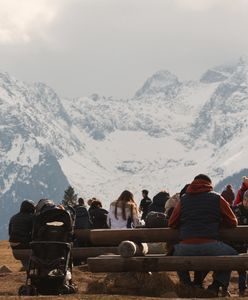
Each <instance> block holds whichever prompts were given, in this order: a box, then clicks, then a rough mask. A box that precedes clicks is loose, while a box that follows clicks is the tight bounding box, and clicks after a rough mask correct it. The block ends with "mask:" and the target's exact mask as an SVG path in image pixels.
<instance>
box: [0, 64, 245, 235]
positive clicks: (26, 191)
mask: <svg viewBox="0 0 248 300" xmlns="http://www.w3.org/2000/svg"><path fill="white" fill-rule="evenodd" d="M247 85H248V63H247V60H246V59H244V58H242V59H240V61H239V62H238V63H237V64H236V65H232V66H219V67H215V68H212V69H209V70H207V71H206V72H205V73H204V74H203V75H202V77H201V78H200V80H199V81H186V82H180V81H179V79H178V78H177V77H176V76H175V75H174V74H171V73H170V72H169V71H163V70H162V71H159V72H157V73H155V74H154V75H153V76H151V77H150V78H149V79H148V80H147V81H146V82H145V83H144V85H143V87H141V88H140V89H139V90H138V91H137V92H136V94H135V95H134V97H133V98H131V99H113V98H112V97H102V96H99V95H97V94H94V95H92V96H90V97H81V98H77V99H61V98H59V97H58V95H57V94H56V92H55V91H53V89H51V88H50V87H48V86H46V85H45V84H43V83H35V84H27V83H24V82H21V81H19V80H16V79H14V78H13V77H11V76H9V75H8V74H6V73H0V173H1V176H0V220H1V221H0V239H2V238H6V237H7V224H8V220H9V218H10V216H11V215H12V214H14V213H16V212H17V211H18V210H19V207H20V203H21V202H22V201H23V200H24V199H33V200H34V201H38V200H39V199H40V198H42V197H47V198H51V199H54V200H55V201H56V202H57V203H59V202H61V200H62V197H63V194H64V190H65V189H66V188H67V187H68V185H69V184H71V185H72V186H73V187H74V189H75V190H76V192H77V193H78V194H80V195H81V196H83V197H85V198H86V199H87V197H92V196H96V197H99V198H100V199H102V200H103V202H104V206H105V207H106V208H108V204H109V202H110V201H112V200H113V199H115V198H116V197H118V195H119V194H120V192H121V191H122V190H123V189H130V190H132V191H133V192H134V194H135V196H136V198H137V201H139V197H140V190H141V189H143V188H147V189H149V190H150V191H151V192H150V193H151V196H152V194H154V193H156V192H158V191H160V190H161V189H164V188H167V189H169V191H170V193H171V194H173V193H174V192H176V191H178V190H179V189H180V188H181V187H182V186H184V184H185V183H187V182H190V181H191V180H192V178H193V177H194V176H195V175H196V174H198V173H207V174H208V175H210V176H211V177H212V179H213V181H214V183H216V184H217V183H218V182H219V185H218V184H217V185H216V187H217V188H218V189H219V190H221V189H222V187H223V185H224V184H225V183H226V182H227V181H228V183H232V182H233V184H234V185H235V188H237V182H238V177H239V175H240V174H241V173H242V174H243V173H245V170H246V169H245V167H246V166H245V159H246V153H247V150H246V149H247V145H248V138H247V135H246V132H247V126H248V123H247V120H248V117H247V115H248V89H247ZM234 174H236V175H235V176H234ZM240 180H241V175H240Z"/></svg>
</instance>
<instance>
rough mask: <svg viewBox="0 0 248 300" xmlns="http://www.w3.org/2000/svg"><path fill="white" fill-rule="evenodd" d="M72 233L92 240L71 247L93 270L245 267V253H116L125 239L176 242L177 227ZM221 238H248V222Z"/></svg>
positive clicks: (26, 253) (23, 251)
mask: <svg viewBox="0 0 248 300" xmlns="http://www.w3.org/2000/svg"><path fill="white" fill-rule="evenodd" d="M75 236H76V238H77V239H78V240H79V241H82V242H85V241H87V242H88V243H90V244H91V247H76V248H72V256H73V258H75V259H86V258H88V266H89V269H90V270H91V271H92V272H126V271H140V272H142V271H144V272H145V271H146V270H148V269H149V270H150V271H170V270H174V271H175V270H182V269H183V270H190V269H192V270H209V269H211V270H215V268H217V269H218V270H219V269H228V268H229V269H232V270H238V269H239V270H241V269H242V270H244V269H246V268H247V260H248V257H247V256H243V255H242V256H226V257H220V256H211V257H204V258H203V257H193V256H191V257H173V256H165V255H160V256H158V255H149V254H148V255H146V256H141V257H131V258H123V257H121V256H117V255H106V254H118V253H119V250H118V245H119V244H120V243H121V242H122V241H125V240H129V241H133V242H136V243H138V244H140V243H158V242H173V243H175V242H177V241H178V240H179V232H178V230H175V229H171V228H137V229H124V230H121V229H94V230H80V229H79V230H77V231H75ZM220 239H221V240H223V241H225V242H230V241H231V242H241V243H243V242H248V226H238V227H236V228H230V229H221V230H220ZM13 254H14V257H15V258H16V259H21V258H24V257H27V256H29V255H30V250H28V249H18V250H14V252H13Z"/></svg>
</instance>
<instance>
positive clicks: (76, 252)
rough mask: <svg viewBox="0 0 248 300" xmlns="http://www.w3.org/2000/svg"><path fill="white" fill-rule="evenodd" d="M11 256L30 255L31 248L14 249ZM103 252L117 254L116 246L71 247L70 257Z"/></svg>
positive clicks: (81, 256)
mask: <svg viewBox="0 0 248 300" xmlns="http://www.w3.org/2000/svg"><path fill="white" fill-rule="evenodd" d="M12 252H13V256H14V258H15V259H17V260H20V259H23V258H27V257H29V256H30V255H31V249H14V250H13V251H12ZM103 254H119V251H118V247H81V248H72V257H73V258H75V259H82V258H88V257H95V256H98V255H103Z"/></svg>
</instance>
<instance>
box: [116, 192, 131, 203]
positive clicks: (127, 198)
mask: <svg viewBox="0 0 248 300" xmlns="http://www.w3.org/2000/svg"><path fill="white" fill-rule="evenodd" d="M117 202H124V203H127V202H134V198H133V194H132V193H131V192H129V191H128V190H125V191H123V192H122V193H121V194H120V196H119V198H118V199H117Z"/></svg>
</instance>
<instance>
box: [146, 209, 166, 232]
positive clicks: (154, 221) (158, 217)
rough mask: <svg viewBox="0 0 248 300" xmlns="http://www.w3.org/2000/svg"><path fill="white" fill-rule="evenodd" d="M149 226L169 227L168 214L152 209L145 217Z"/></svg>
mask: <svg viewBox="0 0 248 300" xmlns="http://www.w3.org/2000/svg"><path fill="white" fill-rule="evenodd" d="M145 225H146V227H147V228H164V227H168V219H167V215H166V214H164V213H162V212H156V211H150V212H149V213H148V214H147V216H146V219H145Z"/></svg>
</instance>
